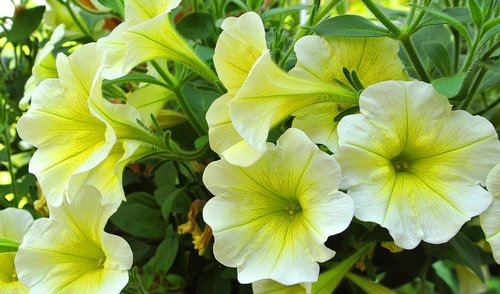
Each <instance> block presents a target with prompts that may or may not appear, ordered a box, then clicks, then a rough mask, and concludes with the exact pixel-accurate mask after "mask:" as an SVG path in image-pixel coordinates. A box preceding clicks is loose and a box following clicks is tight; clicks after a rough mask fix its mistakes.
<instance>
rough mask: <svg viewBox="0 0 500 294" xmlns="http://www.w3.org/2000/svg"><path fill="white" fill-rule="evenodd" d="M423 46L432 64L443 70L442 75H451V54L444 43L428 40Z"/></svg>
mask: <svg viewBox="0 0 500 294" xmlns="http://www.w3.org/2000/svg"><path fill="white" fill-rule="evenodd" d="M422 47H423V49H424V51H425V53H426V54H427V56H429V59H430V61H431V63H432V65H433V66H435V67H436V68H437V69H438V70H439V71H440V72H441V75H443V76H449V75H450V66H451V65H450V63H451V62H450V55H449V54H448V50H446V48H445V47H444V45H443V44H442V43H438V42H428V43H423V44H422Z"/></svg>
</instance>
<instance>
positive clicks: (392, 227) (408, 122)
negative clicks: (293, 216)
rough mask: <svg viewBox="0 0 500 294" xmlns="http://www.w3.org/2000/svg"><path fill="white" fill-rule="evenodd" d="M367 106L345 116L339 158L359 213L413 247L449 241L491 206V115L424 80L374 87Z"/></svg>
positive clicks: (494, 155)
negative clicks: (455, 107)
mask: <svg viewBox="0 0 500 294" xmlns="http://www.w3.org/2000/svg"><path fill="white" fill-rule="evenodd" d="M360 111H361V114H356V115H349V116H347V117H344V118H343V119H342V120H341V121H340V123H339V126H338V133H339V152H338V153H337V154H336V155H335V158H336V159H337V160H338V161H339V163H340V165H341V167H342V176H343V177H342V185H341V187H342V188H343V189H346V190H347V191H348V192H347V193H348V195H350V196H351V197H352V198H353V199H354V203H355V212H354V216H355V217H357V218H358V219H360V220H362V221H369V222H375V223H378V224H380V225H381V226H383V227H385V228H387V229H388V230H389V233H390V234H391V236H392V237H393V238H394V242H395V244H396V245H397V246H399V247H401V248H404V249H412V248H414V247H416V246H417V245H418V244H419V243H420V241H422V240H423V241H425V242H428V243H432V244H440V243H444V242H447V241H448V240H450V239H451V238H452V237H453V236H454V235H455V234H456V233H457V232H458V230H459V229H460V228H461V226H462V225H463V224H464V223H465V222H466V221H468V220H470V218H471V217H473V216H476V215H478V214H480V213H481V212H483V211H484V210H485V209H486V208H487V207H488V206H489V204H490V203H491V195H490V194H489V193H488V192H486V191H485V190H484V189H483V188H482V187H481V186H480V185H479V183H481V184H483V185H484V183H485V180H486V176H487V174H488V172H489V171H490V170H491V169H492V167H493V165H494V162H499V161H500V142H499V141H498V136H497V134H496V131H495V128H494V127H493V126H492V125H491V123H490V122H489V121H488V120H486V119H485V118H483V117H479V116H472V115H471V114H469V113H467V112H465V111H451V105H450V103H449V102H448V99H446V97H444V96H442V95H440V94H438V93H437V92H436V91H434V89H433V87H432V86H431V85H430V84H426V83H423V82H417V81H415V82H403V81H388V82H382V83H378V84H374V85H372V86H370V87H368V88H367V89H366V90H365V91H364V92H363V93H362V94H361V98H360Z"/></svg>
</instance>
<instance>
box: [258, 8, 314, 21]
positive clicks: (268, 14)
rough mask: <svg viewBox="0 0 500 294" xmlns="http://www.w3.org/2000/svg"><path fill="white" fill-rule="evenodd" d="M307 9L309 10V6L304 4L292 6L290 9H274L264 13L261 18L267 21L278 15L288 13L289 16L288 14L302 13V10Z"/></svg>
mask: <svg viewBox="0 0 500 294" xmlns="http://www.w3.org/2000/svg"><path fill="white" fill-rule="evenodd" d="M307 8H308V6H307V5H303V4H299V5H294V6H290V7H278V8H272V9H269V10H266V11H265V12H264V13H262V15H261V17H262V19H263V20H266V19H268V18H271V17H273V16H276V15H281V14H284V13H286V14H287V15H288V14H291V13H294V12H296V11H300V10H302V9H307Z"/></svg>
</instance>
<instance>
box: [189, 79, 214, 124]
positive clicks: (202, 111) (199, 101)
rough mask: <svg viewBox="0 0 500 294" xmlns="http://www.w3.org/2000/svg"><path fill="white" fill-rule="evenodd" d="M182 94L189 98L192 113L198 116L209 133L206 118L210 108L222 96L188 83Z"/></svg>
mask: <svg viewBox="0 0 500 294" xmlns="http://www.w3.org/2000/svg"><path fill="white" fill-rule="evenodd" d="M181 91H182V94H183V95H184V96H185V97H187V103H188V106H189V107H190V108H191V110H192V113H194V114H196V115H195V119H196V120H197V121H198V122H199V124H200V125H202V126H203V128H204V130H206V131H208V125H207V121H206V119H205V116H206V114H207V111H208V108H209V107H210V105H211V104H212V102H214V100H215V99H217V98H218V97H219V96H220V94H218V93H215V92H212V91H209V90H208V89H206V88H200V87H196V86H195V85H193V84H190V83H186V84H185V85H184V86H183V87H182V89H181Z"/></svg>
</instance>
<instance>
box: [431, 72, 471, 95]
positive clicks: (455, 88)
mask: <svg viewBox="0 0 500 294" xmlns="http://www.w3.org/2000/svg"><path fill="white" fill-rule="evenodd" d="M464 78H465V73H464V72H459V73H457V74H455V75H453V76H451V77H444V78H440V79H436V80H433V81H432V86H433V87H434V89H435V90H436V91H438V93H439V94H441V95H444V96H446V97H448V98H451V97H454V96H456V95H457V94H458V92H459V91H460V88H461V87H462V83H463V81H464Z"/></svg>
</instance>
